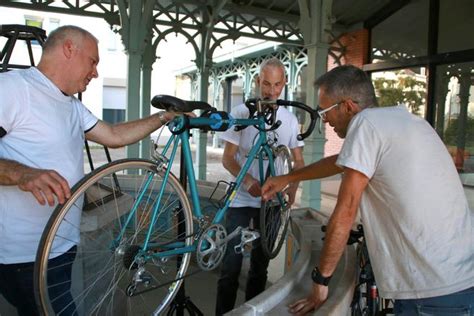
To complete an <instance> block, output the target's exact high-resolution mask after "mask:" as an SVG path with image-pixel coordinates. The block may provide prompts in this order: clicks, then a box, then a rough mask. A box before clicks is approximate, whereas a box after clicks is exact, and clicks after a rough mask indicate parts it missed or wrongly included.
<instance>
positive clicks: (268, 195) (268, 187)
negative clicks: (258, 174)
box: [262, 175, 296, 201]
mask: <svg viewBox="0 0 474 316" xmlns="http://www.w3.org/2000/svg"><path fill="white" fill-rule="evenodd" d="M288 183H289V181H288V178H287V176H286V175H283V176H277V177H271V178H268V179H267V181H265V183H264V184H263V187H262V197H263V200H264V201H268V200H271V199H272V198H273V197H274V196H275V195H276V194H277V193H278V192H282V191H283V190H285V187H286V186H287V185H288ZM288 193H291V192H288ZM295 193H296V191H295ZM294 198H295V197H294V195H293V201H294ZM290 201H291V196H290Z"/></svg>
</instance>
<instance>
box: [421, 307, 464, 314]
mask: <svg viewBox="0 0 474 316" xmlns="http://www.w3.org/2000/svg"><path fill="white" fill-rule="evenodd" d="M417 309H418V315H420V316H470V315H471V308H470V307H468V306H461V307H434V306H423V305H417Z"/></svg>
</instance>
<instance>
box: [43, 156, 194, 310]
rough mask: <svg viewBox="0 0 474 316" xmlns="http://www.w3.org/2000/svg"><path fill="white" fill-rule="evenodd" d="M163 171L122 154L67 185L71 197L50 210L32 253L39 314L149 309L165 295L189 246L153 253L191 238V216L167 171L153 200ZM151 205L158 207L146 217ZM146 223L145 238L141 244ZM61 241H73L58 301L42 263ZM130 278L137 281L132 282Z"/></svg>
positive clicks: (168, 297) (174, 288) (166, 299)
mask: <svg viewBox="0 0 474 316" xmlns="http://www.w3.org/2000/svg"><path fill="white" fill-rule="evenodd" d="M164 174H165V172H164V170H161V169H159V168H157V165H156V164H155V163H154V162H153V161H149V160H143V159H122V160H118V161H115V162H112V163H109V164H107V165H104V166H102V167H100V168H98V169H96V170H95V171H94V172H92V173H91V174H89V175H87V176H86V177H84V178H83V179H82V180H81V181H79V182H78V183H77V184H76V185H75V186H74V188H73V189H72V195H71V197H70V198H69V199H68V200H67V201H66V202H65V204H64V205H58V206H57V207H56V209H55V210H54V212H53V214H52V216H51V218H50V220H49V221H48V223H47V225H46V228H45V230H44V232H43V235H42V237H41V240H40V244H39V248H38V252H37V257H36V265H35V295H36V300H37V305H38V308H39V309H40V311H41V312H42V313H43V314H45V315H55V314H56V315H58V314H73V313H74V314H75V315H138V314H140V315H150V314H155V315H156V314H159V313H160V312H161V311H163V310H164V309H165V308H166V307H167V306H168V305H169V304H170V303H171V302H172V300H173V298H174V297H175V295H176V293H177V292H178V290H179V287H180V285H181V283H182V281H183V277H184V276H185V273H186V270H187V268H188V265H189V262H190V257H191V253H189V252H188V253H184V254H182V255H176V256H169V257H165V258H164V259H160V258H157V257H156V254H158V253H159V252H160V251H162V250H165V249H167V250H170V249H172V247H178V246H177V245H176V246H171V245H174V244H173V242H177V243H179V246H190V245H192V242H193V240H192V239H193V238H192V230H193V223H192V214H191V206H190V204H189V200H188V197H187V196H186V193H185V191H184V190H183V188H182V186H181V184H180V183H179V181H178V180H177V179H176V177H175V176H174V175H173V174H172V173H170V174H169V177H168V182H167V183H166V186H165V187H164V189H163V190H164V191H163V192H164V194H163V195H161V196H162V199H161V201H160V202H159V203H158V201H155V200H154V197H156V196H158V194H157V193H156V189H158V188H160V187H161V184H162V183H163V176H164ZM146 181H149V182H146ZM146 183H148V185H146ZM145 188H146V189H145ZM136 201H139V202H138V203H137V202H136ZM155 205H158V206H159V207H160V209H159V211H158V212H157V216H156V220H155V221H153V218H152V217H151V216H150V215H151V213H152V212H151V210H152V207H154V206H155ZM132 209H135V212H133V213H132V211H131V210H132ZM130 214H133V215H132V216H130V217H128V215H130ZM127 218H129V219H130V221H129V222H128V225H127V226H125V224H126V222H127ZM152 222H153V223H154V224H153V233H152V234H151V235H150V242H151V243H152V244H151V246H150V247H148V249H147V251H142V249H143V241H144V240H145V238H146V235H147V234H146V231H147V228H148V227H149V225H151V223H152ZM178 226H179V228H178ZM120 231H121V233H119V232H120ZM68 244H73V245H75V247H76V248H75V250H74V253H73V254H74V256H73V258H72V259H71V260H70V262H67V263H66V264H65V265H68V266H70V267H71V269H72V272H71V280H70V291H67V292H69V293H70V294H71V299H70V300H69V301H67V302H66V303H64V302H63V303H62V304H63V305H61V306H58V304H59V303H56V302H57V301H58V298H57V297H53V296H54V295H53V294H51V293H52V291H53V289H54V287H55V286H60V285H59V284H54V283H53V281H51V278H50V277H51V275H52V272H53V271H52V269H53V268H54V266H53V264H51V269H48V263H49V262H52V260H53V258H54V257H56V256H58V253H59V254H61V253H62V252H64V249H66V248H68V247H69V245H68ZM61 247H63V249H61ZM73 249H74V248H73ZM50 258H51V259H50ZM137 277H138V278H140V279H139V280H141V282H138V283H136V282H133V281H134V280H138V279H137ZM134 278H135V279H134ZM63 283H64V282H63ZM133 285H135V291H136V292H137V293H136V292H133V290H134V288H133ZM130 286H132V287H130ZM130 294H132V295H131V296H130ZM50 295H51V298H50ZM61 295H63V294H61ZM66 304H67V305H66Z"/></svg>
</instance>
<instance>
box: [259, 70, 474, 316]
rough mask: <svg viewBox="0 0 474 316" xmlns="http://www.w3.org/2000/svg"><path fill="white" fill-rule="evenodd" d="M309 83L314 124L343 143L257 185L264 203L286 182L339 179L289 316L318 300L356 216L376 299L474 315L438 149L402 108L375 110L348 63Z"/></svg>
mask: <svg viewBox="0 0 474 316" xmlns="http://www.w3.org/2000/svg"><path fill="white" fill-rule="evenodd" d="M316 86H317V87H318V88H319V104H320V106H319V107H318V113H319V116H320V117H321V124H322V122H325V123H328V124H329V126H330V127H332V128H333V129H334V131H335V132H336V133H337V135H338V136H339V137H341V138H344V139H345V141H344V144H343V146H342V149H341V152H340V153H339V155H335V156H331V157H327V158H324V159H322V160H320V161H318V162H315V163H313V164H311V165H308V166H306V167H305V168H302V169H299V170H296V171H293V172H291V173H290V174H288V175H284V176H280V177H274V178H271V179H269V180H268V181H267V182H266V183H265V184H264V185H263V187H262V196H263V198H264V199H269V198H270V197H271V196H273V195H274V194H275V193H276V192H279V191H281V190H282V188H284V187H285V186H286V184H287V183H289V182H294V181H300V180H309V179H318V178H323V177H328V176H331V175H335V174H337V173H341V172H342V173H344V176H343V178H342V182H341V186H340V189H339V194H338V199H337V204H336V207H335V209H334V211H333V213H332V215H331V217H330V219H329V222H328V225H327V232H326V238H325V241H324V246H323V250H322V253H321V257H320V260H319V264H318V266H317V267H315V268H314V270H313V273H312V279H313V290H312V293H311V294H310V295H309V296H308V297H307V298H305V299H302V300H299V301H297V302H295V303H294V304H292V305H290V311H291V312H292V313H293V314H296V315H304V314H306V313H307V312H309V311H311V310H313V309H317V308H318V307H319V306H321V304H323V303H324V301H326V299H327V296H328V284H329V280H330V278H331V276H332V274H333V273H334V270H335V268H336V265H337V263H338V261H339V259H340V257H341V255H342V253H343V251H344V249H345V245H346V242H347V239H348V236H349V231H350V229H351V227H352V225H353V224H354V219H355V217H356V214H357V211H358V210H359V209H360V215H361V220H362V223H363V225H364V232H365V237H366V242H367V247H368V250H369V256H370V259H371V263H372V267H373V270H374V275H375V279H376V282H377V286H378V289H379V292H380V296H382V297H384V298H388V299H394V300H395V306H394V311H395V314H396V315H473V312H474V306H473V304H472V302H474V287H473V285H474V238H473V223H472V217H471V211H470V210H469V206H468V203H467V200H466V196H465V194H464V190H463V187H462V184H461V182H460V180H459V176H458V174H457V171H456V168H455V166H454V164H453V161H452V159H451V157H450V155H449V153H448V151H447V150H446V147H445V146H444V144H443V142H442V141H441V140H440V139H439V137H438V135H437V134H436V132H435V131H434V130H433V128H432V127H431V126H430V125H429V124H428V123H427V122H426V121H425V120H424V119H422V118H419V117H417V116H415V115H412V114H410V113H409V112H408V110H407V109H406V107H405V106H404V105H399V106H393V107H384V108H378V107H377V100H376V97H375V93H374V88H373V85H372V83H371V81H370V78H369V77H368V76H367V75H366V74H365V73H364V72H363V71H362V70H360V69H358V68H356V67H354V66H341V67H337V68H335V69H333V70H331V71H330V72H328V73H326V74H324V75H323V76H321V77H320V78H319V79H318V80H317V81H316Z"/></svg>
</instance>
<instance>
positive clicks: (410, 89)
mask: <svg viewBox="0 0 474 316" xmlns="http://www.w3.org/2000/svg"><path fill="white" fill-rule="evenodd" d="M396 74H397V79H396V80H394V79H386V78H377V79H375V80H373V83H374V87H375V91H376V93H377V99H378V102H379V105H380V106H393V105H396V104H399V103H404V104H406V105H407V107H408V108H409V109H410V111H411V112H412V113H414V114H418V115H419V114H421V113H420V107H421V105H424V104H425V102H426V99H425V95H426V83H425V82H424V81H420V80H417V79H416V78H415V77H413V76H410V75H405V74H402V73H401V72H397V73H396Z"/></svg>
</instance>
